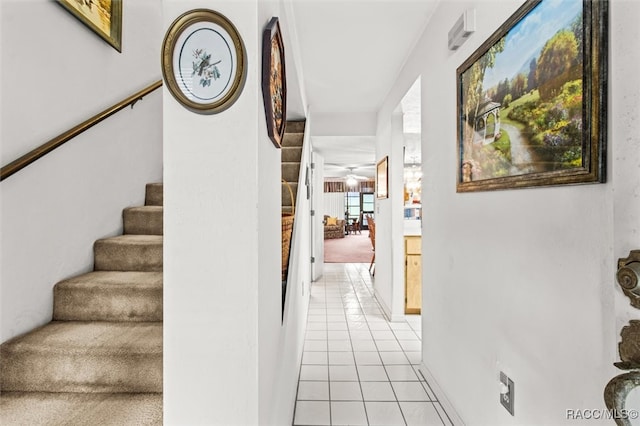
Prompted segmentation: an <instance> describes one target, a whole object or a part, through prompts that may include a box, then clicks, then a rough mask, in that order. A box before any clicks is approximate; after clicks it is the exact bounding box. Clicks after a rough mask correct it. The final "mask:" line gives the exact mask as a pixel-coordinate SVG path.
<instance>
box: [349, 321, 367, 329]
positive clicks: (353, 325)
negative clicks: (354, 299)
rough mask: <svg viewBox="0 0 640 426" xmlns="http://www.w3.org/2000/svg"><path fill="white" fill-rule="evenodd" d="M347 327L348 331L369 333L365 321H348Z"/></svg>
mask: <svg viewBox="0 0 640 426" xmlns="http://www.w3.org/2000/svg"><path fill="white" fill-rule="evenodd" d="M347 325H348V326H349V330H350V331H369V324H367V322H366V321H349V322H348V323H347Z"/></svg>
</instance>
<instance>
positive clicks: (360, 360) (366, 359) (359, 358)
mask: <svg viewBox="0 0 640 426" xmlns="http://www.w3.org/2000/svg"><path fill="white" fill-rule="evenodd" d="M353 355H354V356H355V358H356V364H357V365H382V360H381V359H380V355H378V352H354V353H353Z"/></svg>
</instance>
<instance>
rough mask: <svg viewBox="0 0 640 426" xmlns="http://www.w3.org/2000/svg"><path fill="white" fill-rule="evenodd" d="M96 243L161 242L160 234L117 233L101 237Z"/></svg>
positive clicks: (140, 243)
mask: <svg viewBox="0 0 640 426" xmlns="http://www.w3.org/2000/svg"><path fill="white" fill-rule="evenodd" d="M96 243H106V244H132V245H144V244H162V235H144V234H143V235H131V234H127V235H117V236H115V237H108V238H101V239H99V240H97V241H96Z"/></svg>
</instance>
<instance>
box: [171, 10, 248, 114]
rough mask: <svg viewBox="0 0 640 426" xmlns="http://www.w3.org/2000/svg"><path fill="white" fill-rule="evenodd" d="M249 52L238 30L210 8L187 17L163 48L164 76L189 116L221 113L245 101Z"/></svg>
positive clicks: (175, 26) (173, 27)
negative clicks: (195, 113) (238, 102)
mask: <svg viewBox="0 0 640 426" xmlns="http://www.w3.org/2000/svg"><path fill="white" fill-rule="evenodd" d="M246 62H247V59H246V51H245V48H244V44H243V42H242V38H241V37H240V34H239V33H238V30H237V29H236V27H235V26H234V25H233V23H231V21H229V20H228V19H227V18H226V17H225V16H224V15H222V14H220V13H218V12H215V11H213V10H209V9H194V10H190V11H188V12H185V13H183V14H182V15H180V16H179V17H178V18H176V20H175V21H173V23H172V24H171V25H170V27H169V29H168V30H167V33H166V35H165V38H164V41H163V43H162V75H163V77H164V80H165V82H166V84H167V88H168V90H169V92H170V93H171V95H173V97H174V98H175V99H176V100H177V101H178V102H179V103H181V104H182V105H183V106H184V107H185V108H187V109H189V110H190V111H193V112H197V113H200V114H217V113H220V112H222V111H224V110H226V109H227V108H229V107H230V106H231V105H233V104H234V103H235V101H237V100H238V98H239V97H240V93H241V92H242V89H243V87H244V83H245V80H246V75H247V66H246Z"/></svg>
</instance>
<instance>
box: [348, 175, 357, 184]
mask: <svg viewBox="0 0 640 426" xmlns="http://www.w3.org/2000/svg"><path fill="white" fill-rule="evenodd" d="M356 183H358V181H357V180H355V178H354V177H353V176H349V177H348V178H347V186H356Z"/></svg>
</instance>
